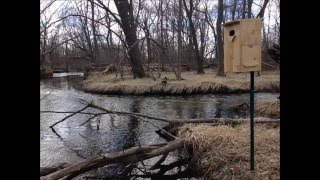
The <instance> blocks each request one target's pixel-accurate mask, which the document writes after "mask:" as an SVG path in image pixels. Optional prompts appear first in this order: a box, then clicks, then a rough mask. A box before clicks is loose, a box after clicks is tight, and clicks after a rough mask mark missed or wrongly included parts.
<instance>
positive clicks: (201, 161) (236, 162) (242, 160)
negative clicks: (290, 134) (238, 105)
mask: <svg viewBox="0 0 320 180" xmlns="http://www.w3.org/2000/svg"><path fill="white" fill-rule="evenodd" d="M255 131H256V133H255V136H256V138H255V172H256V173H255V175H254V177H252V175H251V174H250V171H249V168H250V167H249V165H250V146H249V143H250V139H249V134H250V128H249V123H244V124H241V125H239V126H236V127H230V126H225V125H221V126H210V125H206V124H200V125H192V124H186V125H184V126H182V127H180V128H179V129H178V137H181V138H185V139H187V140H188V141H190V142H191V143H192V150H191V154H192V160H191V162H190V163H189V166H190V167H191V168H192V169H194V170H195V171H197V172H198V173H200V174H201V175H202V176H204V177H205V178H206V179H250V178H254V179H280V128H279V124H278V125H277V126H270V125H268V124H256V125H255Z"/></svg>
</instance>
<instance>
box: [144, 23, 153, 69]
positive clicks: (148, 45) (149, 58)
mask: <svg viewBox="0 0 320 180" xmlns="http://www.w3.org/2000/svg"><path fill="white" fill-rule="evenodd" d="M144 27H145V32H146V37H147V53H148V64H150V63H151V60H152V57H151V44H150V32H149V29H148V20H147V19H145V20H144Z"/></svg>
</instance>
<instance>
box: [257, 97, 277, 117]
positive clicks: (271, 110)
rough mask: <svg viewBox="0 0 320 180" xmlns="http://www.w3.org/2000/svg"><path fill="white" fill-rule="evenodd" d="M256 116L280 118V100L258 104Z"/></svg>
mask: <svg viewBox="0 0 320 180" xmlns="http://www.w3.org/2000/svg"><path fill="white" fill-rule="evenodd" d="M255 115H256V116H263V117H269V118H280V100H279V99H274V100H272V101H270V100H266V101H260V102H257V104H256V107H255Z"/></svg>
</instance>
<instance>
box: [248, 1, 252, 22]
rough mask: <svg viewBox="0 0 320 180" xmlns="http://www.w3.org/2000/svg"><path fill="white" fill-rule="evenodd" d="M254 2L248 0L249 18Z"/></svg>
mask: <svg viewBox="0 0 320 180" xmlns="http://www.w3.org/2000/svg"><path fill="white" fill-rule="evenodd" d="M252 2H253V0H248V18H251V12H252Z"/></svg>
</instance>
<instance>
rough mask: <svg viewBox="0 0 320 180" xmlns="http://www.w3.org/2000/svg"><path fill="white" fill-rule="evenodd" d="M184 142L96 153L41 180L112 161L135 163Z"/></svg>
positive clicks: (163, 152) (70, 173)
mask: <svg viewBox="0 0 320 180" xmlns="http://www.w3.org/2000/svg"><path fill="white" fill-rule="evenodd" d="M184 144H185V140H183V139H178V138H177V139H176V140H174V141H171V142H168V143H165V144H155V145H146V146H141V147H132V148H129V149H126V150H124V151H121V152H115V153H110V154H101V155H96V156H94V157H91V158H87V159H85V160H83V161H81V162H79V163H76V164H74V165H71V166H69V167H66V168H64V169H61V170H58V171H55V172H53V173H51V174H48V175H45V176H41V177H40V180H55V179H60V178H63V177H65V176H67V177H68V178H71V177H76V176H78V175H80V174H82V173H85V172H88V171H90V170H92V169H96V168H99V167H103V166H105V165H108V164H112V163H135V162H139V161H142V160H145V159H150V158H153V157H156V156H159V155H161V154H165V153H169V152H171V151H174V150H176V149H179V148H182V147H184Z"/></svg>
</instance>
